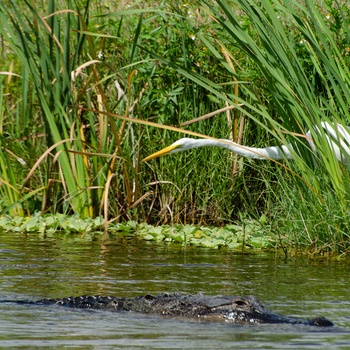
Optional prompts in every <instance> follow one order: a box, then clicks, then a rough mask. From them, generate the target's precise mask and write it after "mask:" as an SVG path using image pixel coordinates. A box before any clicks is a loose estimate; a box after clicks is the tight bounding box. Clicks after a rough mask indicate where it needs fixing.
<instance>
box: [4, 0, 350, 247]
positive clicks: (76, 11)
mask: <svg viewBox="0 0 350 350" xmlns="http://www.w3.org/2000/svg"><path fill="white" fill-rule="evenodd" d="M158 5H159V6H158V7H157V9H152V8H147V6H146V5H145V6H144V4H141V3H137V2H136V3H135V4H132V6H131V8H129V9H126V8H122V7H121V5H118V6H112V5H110V4H109V3H108V4H107V3H106V4H104V5H100V4H98V5H97V4H95V3H92V2H89V1H88V2H86V3H84V4H83V5H81V4H80V5H79V4H75V3H73V2H70V1H68V2H67V4H63V2H61V1H54V0H50V1H49V2H48V4H47V7H45V8H42V7H40V6H39V5H38V6H36V5H34V4H33V2H29V1H23V7H21V10H19V9H18V6H17V3H16V2H15V1H13V0H6V1H4V2H1V3H0V35H1V43H2V50H1V54H2V56H3V57H4V58H6V59H7V61H8V60H9V59H11V60H13V62H14V65H13V66H9V65H5V64H4V63H3V64H2V68H1V70H2V71H7V73H9V74H10V73H11V74H12V72H14V73H16V74H17V75H19V76H21V78H19V77H15V78H13V81H8V82H7V85H6V84H5V82H4V79H3V80H2V81H1V83H2V87H3V89H2V90H1V91H2V95H1V97H2V104H1V108H2V110H1V111H0V112H1V114H0V116H1V120H0V125H1V130H0V132H1V135H0V143H1V144H0V152H1V153H0V158H1V162H0V167H1V168H0V170H1V176H0V181H1V186H0V191H1V194H2V196H3V199H2V201H0V207H1V209H2V212H3V213H4V212H9V211H10V210H13V211H12V212H11V214H12V215H24V214H25V213H28V214H31V213H33V212H34V211H36V210H41V211H42V212H66V213H79V214H80V215H81V216H84V217H87V216H90V217H94V216H97V215H103V216H104V217H105V219H106V220H105V222H106V227H107V223H108V221H109V220H129V219H137V220H140V221H142V220H146V221H149V222H152V223H168V222H182V223H199V224H215V225H220V224H222V223H226V222H232V221H235V220H240V219H242V218H245V217H251V216H253V217H255V218H259V217H260V216H261V215H263V214H264V215H266V216H267V217H268V220H269V221H270V222H271V223H272V227H274V228H275V230H276V232H277V233H278V234H279V235H280V237H281V241H284V239H285V238H288V242H289V243H291V242H292V243H293V244H294V243H295V244H298V245H300V244H301V245H303V244H304V245H305V246H308V247H310V246H311V247H315V248H317V249H318V248H320V249H328V248H329V247H332V249H339V250H343V251H345V250H346V249H347V248H348V226H349V222H348V219H347V216H348V211H347V206H348V203H349V198H348V193H349V192H348V188H349V178H348V172H347V170H346V169H345V168H344V167H343V166H342V165H340V164H339V163H338V162H337V161H336V160H335V159H334V157H333V156H332V149H331V148H330V146H329V145H328V143H327V142H326V140H327V139H326V135H325V134H324V133H323V132H322V131H321V132H317V127H318V128H319V129H320V130H321V128H320V123H321V121H328V122H330V123H331V122H334V121H336V122H338V123H342V124H344V125H345V124H347V123H348V119H349V112H348V108H347V106H348V105H349V97H350V96H349V71H348V66H349V52H350V50H349V47H350V44H349V35H348V29H347V28H348V26H347V24H348V20H349V18H350V16H349V11H348V10H347V8H346V6H343V7H342V6H341V5H339V6H338V7H337V6H335V5H334V4H333V2H328V3H327V2H326V7H323V8H321V7H318V6H317V5H315V4H314V2H312V1H309V0H307V1H305V3H300V1H290V2H282V1H267V0H262V1H255V0H245V1H243V0H234V1H216V2H211V1H198V2H190V3H189V4H187V3H185V4H182V3H181V4H177V3H174V4H173V3H169V2H161V3H159V4H158ZM92 13H93V14H94V15H93V16H92V15H91V14H92ZM3 62H6V60H3ZM4 89H7V90H8V91H9V93H7V90H6V94H5V95H4ZM15 96H16V97H15ZM224 107H227V108H225V109H224V110H222V108H224ZM213 111H221V113H216V114H215V115H211V117H210V118H201V117H202V116H203V115H207V114H208V113H211V112H213ZM13 120H15V121H16V122H15V123H13ZM152 123H156V124H157V123H158V128H154V126H157V125H155V124H152ZM151 126H152V127H151ZM171 126H180V127H181V128H182V129H183V130H184V132H196V133H200V134H206V135H211V136H213V137H217V138H230V137H231V138H232V139H235V140H237V139H239V140H240V142H242V143H243V144H247V145H252V146H257V147H265V146H267V145H270V144H271V143H272V144H288V143H293V149H292V152H293V153H294V161H291V162H289V161H287V160H286V161H282V162H278V163H277V162H276V163H273V162H266V161H253V160H244V159H240V158H237V157H236V156H235V155H230V153H229V152H228V151H224V152H223V151H222V150H218V149H198V150H194V151H192V152H189V153H183V154H178V155H176V156H172V157H170V156H169V157H166V158H162V159H159V160H158V161H155V162H152V163H149V164H141V163H140V159H142V158H143V157H144V156H145V155H147V154H149V153H152V152H154V151H155V150H157V149H159V148H160V147H162V146H165V145H168V144H169V143H171V142H172V141H174V140H175V139H177V138H179V130H178V129H174V128H172V127H171ZM315 127H316V128H315ZM9 130H10V131H11V132H10V134H11V137H10V140H11V142H10V143H9V142H7V143H6V142H5V141H6V137H5V136H6V132H8V131H9ZM306 130H311V132H312V136H313V139H314V142H315V144H316V148H317V149H318V150H319V151H318V152H317V153H316V154H312V152H311V151H310V149H309V147H308V145H307V141H306V139H305V131H306ZM18 150H20V152H21V154H19V155H18V152H17V151H18ZM8 151H10V152H12V153H13V154H14V155H15V156H12V155H11V154H10V153H8ZM16 156H17V157H22V158H24V159H25V161H26V165H20V163H19V162H18V160H17V159H16ZM16 208H17V209H16ZM15 209H16V210H18V211H15ZM281 218H283V219H281Z"/></svg>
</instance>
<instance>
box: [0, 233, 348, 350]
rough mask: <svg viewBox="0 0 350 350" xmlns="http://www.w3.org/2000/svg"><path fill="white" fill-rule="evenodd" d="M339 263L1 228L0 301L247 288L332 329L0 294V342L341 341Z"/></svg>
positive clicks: (137, 345) (343, 301)
mask: <svg viewBox="0 0 350 350" xmlns="http://www.w3.org/2000/svg"><path fill="white" fill-rule="evenodd" d="M349 270H350V266H349V264H348V263H346V262H328V261H327V260H318V261H317V262H316V261H311V260H307V259H289V260H288V261H287V262H285V261H284V259H282V257H280V256H278V255H275V254H244V255H242V254H233V253H232V252H230V251H228V250H212V249H203V248H196V247H186V248H184V247H181V246H180V245H174V244H172V245H166V244H164V243H161V244H156V243H154V242H152V243H147V242H143V241H137V240H134V239H130V240H127V239H124V240H118V239H117V238H113V237H110V238H108V239H105V240H104V239H102V238H101V237H99V236H97V235H96V236H95V237H93V236H86V237H81V236H72V235H70V236H57V237H55V238H46V239H45V238H42V237H39V235H38V234H31V235H20V234H12V235H11V234H3V233H0V300H5V299H11V300H16V299H20V300H23V299H29V300H37V299H40V298H52V297H66V296H70V295H82V294H92V295H94V294H102V295H114V296H118V297H120V296H127V297H133V296H138V295H144V294H148V293H150V294H158V293H164V292H182V293H197V292H203V293H204V294H208V295H214V294H224V295H242V296H245V295H252V294H253V295H255V296H257V297H258V298H259V299H260V300H261V301H262V302H263V304H264V305H265V306H266V307H268V308H269V309H271V310H272V311H274V312H277V313H281V314H285V315H289V316H297V317H301V318H313V317H316V316H325V317H327V318H329V319H330V320H332V321H333V322H334V323H335V324H336V326H335V327H334V328H332V329H329V328H327V329H321V328H317V327H306V326H295V325H234V324H225V323H205V322H195V321H184V320H179V319H168V318H162V317H161V316H153V315H140V314H135V313H124V314H118V313H113V312H106V311H93V310H72V309H66V308H60V307H57V306H35V305H34V306H33V305H18V304H12V303H0V319H1V321H0V348H3V347H12V348H21V349H22V348H28V349H32V348H34V347H37V348H40V347H42V348H66V347H70V348H73V349H74V348H76V349H81V348H88V349H95V348H96V349H123V348H127V349H169V348H173V349H177V348H178V349H194V348H198V349H199V348H202V349H215V348H229V349H259V348H260V349H264V348H270V349H296V348H298V349H304V348H305V349H316V348H325V349H327V348H330V347H331V348H334V349H335V348H339V349H340V348H344V349H349V348H350V332H349V330H350V298H349V290H350V289H349V288H350V281H349Z"/></svg>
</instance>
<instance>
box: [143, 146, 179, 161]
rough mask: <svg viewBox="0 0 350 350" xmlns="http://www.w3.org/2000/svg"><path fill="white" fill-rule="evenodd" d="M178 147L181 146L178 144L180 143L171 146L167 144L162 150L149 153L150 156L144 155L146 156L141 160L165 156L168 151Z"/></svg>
mask: <svg viewBox="0 0 350 350" xmlns="http://www.w3.org/2000/svg"><path fill="white" fill-rule="evenodd" d="M179 147H181V146H180V145H171V146H168V147H166V148H163V149H162V150H160V151H158V152H156V153H153V154H151V155H150V156H148V157H146V158H145V159H143V160H142V161H143V162H148V161H149V160H151V159H154V158H158V157H162V156H165V155H166V154H168V153H170V152H171V151H173V150H174V149H176V148H179Z"/></svg>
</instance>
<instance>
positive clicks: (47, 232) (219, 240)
mask: <svg viewBox="0 0 350 350" xmlns="http://www.w3.org/2000/svg"><path fill="white" fill-rule="evenodd" d="M263 221H264V220H263V219H261V220H260V221H253V220H246V221H244V222H243V225H242V226H239V225H226V226H224V227H221V228H217V227H208V226H206V227H204V226H201V227H200V226H199V227H196V226H192V225H179V224H175V225H172V226H169V225H163V226H151V225H148V224H146V223H141V224H138V223H137V222H135V221H127V222H123V223H116V224H115V223H114V224H113V223H112V224H110V226H109V231H108V234H112V235H117V236H118V237H121V238H122V237H129V238H130V237H137V238H140V239H143V240H147V241H157V242H161V241H163V242H166V243H178V244H182V245H184V246H186V245H195V246H198V247H204V248H214V249H218V248H221V247H226V248H229V249H232V250H234V251H239V252H247V251H252V252H254V251H257V250H262V249H264V250H267V249H270V250H272V249H273V248H276V244H277V240H276V237H275V236H274V235H273V234H272V233H271V232H270V228H269V226H268V225H265V224H264V223H263ZM0 229H1V230H2V231H5V232H8V233H9V234H13V233H24V234H30V233H32V232H37V233H39V234H40V235H42V236H45V237H50V236H54V235H57V234H72V233H73V234H77V233H79V234H82V235H83V236H85V235H89V234H99V235H102V234H103V218H102V217H97V218H95V219H90V218H89V219H84V220H83V219H81V218H80V217H79V216H77V215H73V216H71V215H70V216H68V215H64V214H54V215H51V214H50V215H45V216H43V215H40V214H36V215H34V216H32V217H31V218H23V217H15V218H11V217H9V216H7V217H0Z"/></svg>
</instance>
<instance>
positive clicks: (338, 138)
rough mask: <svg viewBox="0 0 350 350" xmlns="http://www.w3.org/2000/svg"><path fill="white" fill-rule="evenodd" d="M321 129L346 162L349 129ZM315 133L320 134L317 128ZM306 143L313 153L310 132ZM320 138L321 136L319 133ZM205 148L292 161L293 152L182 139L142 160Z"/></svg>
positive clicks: (323, 124)
mask: <svg viewBox="0 0 350 350" xmlns="http://www.w3.org/2000/svg"><path fill="white" fill-rule="evenodd" d="M320 125H321V127H322V128H323V129H324V130H323V131H324V136H325V137H326V140H327V143H328V144H329V145H330V147H331V150H332V152H333V154H334V155H335V157H336V158H337V159H338V161H340V162H346V161H347V158H349V157H350V148H349V146H350V129H349V128H345V127H344V126H342V125H340V124H335V126H332V125H330V124H329V123H327V122H321V123H320ZM315 130H316V131H318V132H319V133H320V130H319V129H318V128H315ZM305 136H306V138H307V141H308V143H309V145H310V147H311V149H312V150H313V151H314V152H315V151H316V149H315V144H314V142H313V140H312V137H311V132H310V131H308V132H307V133H306V135H305ZM320 136H322V134H321V133H320ZM205 146H217V147H221V148H226V149H229V150H230V151H232V152H235V153H237V154H239V155H240V156H243V157H246V158H253V159H274V160H278V159H286V158H287V159H292V158H293V155H292V152H291V150H293V146H292V145H288V146H285V145H282V146H281V147H279V146H272V147H265V148H255V147H247V146H243V145H240V144H238V143H235V142H232V141H230V140H224V139H219V140H213V139H191V138H182V139H179V140H177V141H176V142H174V143H173V144H172V145H170V146H168V147H166V148H164V149H162V150H160V151H158V152H156V153H153V154H151V155H150V156H148V157H146V158H145V159H143V162H147V161H149V160H151V159H153V158H157V157H161V156H164V155H166V154H173V153H177V152H182V151H186V150H188V149H192V148H198V147H205Z"/></svg>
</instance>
